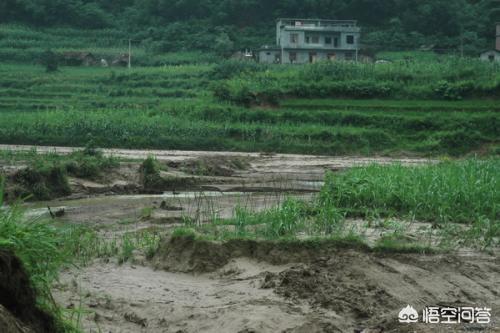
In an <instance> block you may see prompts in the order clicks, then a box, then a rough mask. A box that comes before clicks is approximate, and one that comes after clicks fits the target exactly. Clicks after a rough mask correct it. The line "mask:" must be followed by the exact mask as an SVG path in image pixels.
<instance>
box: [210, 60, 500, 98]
mask: <svg viewBox="0 0 500 333" xmlns="http://www.w3.org/2000/svg"><path fill="white" fill-rule="evenodd" d="M218 66H219V67H224V66H233V65H232V64H230V63H229V64H226V63H223V64H220V65H218ZM263 69H265V67H262V66H257V67H256V68H253V70H252V71H249V70H248V68H246V67H245V68H244V69H243V70H242V71H243V74H244V75H236V76H234V77H233V78H231V79H229V80H226V81H224V82H221V83H220V84H219V85H217V86H216V87H215V89H214V90H215V95H216V96H217V97H219V98H220V99H223V100H228V101H232V102H235V103H238V104H243V105H247V106H248V105H259V104H264V105H266V104H275V105H276V104H278V103H279V101H280V100H281V99H283V98H284V97H289V96H292V97H300V98H325V97H326V98H355V99H369V98H387V99H389V98H392V99H444V100H461V99H464V98H482V97H489V98H495V97H496V96H499V95H500V66H498V65H495V64H489V63H483V62H480V61H479V60H472V59H462V58H456V57H448V58H443V59H441V61H433V62H432V61H416V62H404V61H403V62H395V63H391V64H360V63H350V62H322V63H317V64H313V65H310V66H282V67H279V69H275V70H263ZM219 71H220V72H222V71H223V70H222V69H220V70H219ZM236 73H238V72H236Z"/></svg>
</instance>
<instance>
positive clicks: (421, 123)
mask: <svg viewBox="0 0 500 333" xmlns="http://www.w3.org/2000/svg"><path fill="white" fill-rule="evenodd" d="M332 66H333V67H332V68H337V67H335V66H334V65H332ZM345 66H346V67H345V68H349V67H348V66H349V65H345ZM392 66H393V65H389V67H388V68H387V69H386V70H384V71H379V70H378V69H376V71H377V72H380V74H377V75H380V76H382V75H392V76H391V77H395V76H397V72H396V71H395V70H394V71H393V70H391V69H392V68H393V67H392ZM394 66H395V67H394V68H396V69H399V65H397V64H395V65H394ZM217 68H218V67H213V66H208V65H197V66H172V67H170V66H169V67H164V68H144V69H134V70H132V71H128V70H111V69H105V68H95V69H87V68H74V69H70V68H64V69H63V70H61V71H59V72H57V73H53V74H46V73H45V71H44V69H43V68H38V69H36V68H34V67H32V66H18V65H16V66H13V65H10V66H3V67H0V92H1V97H0V107H1V109H2V111H0V116H1V119H2V121H1V122H0V142H2V143H16V144H46V145H69V146H81V145H84V144H85V143H87V142H88V141H89V140H90V139H91V140H93V141H94V143H95V145H97V146H99V147H124V148H162V149H188V150H238V151H271V152H287V153H309V154H327V155H342V154H354V153H355V154H363V155H373V154H380V153H402V152H407V153H411V154H421V155H423V154H425V155H438V154H453V155H462V154H466V153H468V152H471V151H476V150H478V149H481V148H487V147H488V146H490V147H491V148H492V149H493V148H494V147H495V144H498V142H497V141H498V128H500V127H499V125H498V121H499V117H498V115H497V112H498V105H497V104H498V103H496V102H495V101H489V100H467V101H462V102H458V101H452V102H448V101H425V100H424V101H422V100H420V101H410V102H408V103H402V102H398V101H382V100H365V101H353V100H310V99H308V100H299V101H297V100H295V101H290V102H288V101H284V106H283V107H282V108H279V109H277V108H272V109H268V108H251V109H248V108H245V107H241V106H237V105H232V104H230V103H226V102H220V101H217V100H215V99H214V98H213V97H212V96H211V95H212V92H211V91H210V89H208V88H209V87H210V86H211V85H212V84H213V83H212V82H213V77H214V75H215V74H216V73H219V74H218V75H221V76H224V75H227V74H224V73H223V72H221V71H220V70H218V69H217ZM317 68H321V67H315V66H311V67H309V66H304V67H300V68H297V69H290V70H285V71H283V70H282V69H281V67H278V68H276V69H273V70H272V71H268V72H267V74H265V73H266V72H262V73H261V72H257V73H256V74H255V75H261V74H262V75H267V76H269V77H271V78H272V77H274V76H280V75H288V73H292V75H295V74H294V73H314V72H315V70H316V69H317ZM338 68H340V69H343V68H344V67H343V66H340V67H338ZM479 68H480V69H482V67H479ZM393 72H395V73H393ZM485 72H486V71H483V70H481V71H479V72H478V73H477V76H468V79H472V78H474V77H475V78H477V81H478V82H477V83H475V84H477V85H481V84H483V83H482V82H485V83H484V84H485V85H488V84H491V83H488V82H489V81H488V75H489V76H491V75H494V73H493V74H492V73H491V72H490V73H489V74H485ZM403 73H405V72H403ZM450 73H451V72H450ZM301 75H306V74H301ZM308 75H309V74H308ZM411 75H415V79H413V76H411V77H412V79H411V80H416V82H417V83H419V84H420V83H421V84H422V85H421V86H417V87H422V89H427V88H426V85H425V82H429V81H432V80H433V79H434V78H436V77H440V76H441V75H442V76H443V77H445V75H448V72H444V73H437V74H434V73H431V74H429V75H430V77H428V78H426V77H425V73H421V72H418V73H416V74H411ZM449 75H452V74H449ZM232 80H233V79H229V82H232ZM241 80H243V79H241ZM449 80H450V81H452V80H453V79H452V77H451V76H450V77H449ZM242 82H245V81H242ZM248 82H250V83H251V82H253V81H252V79H249V80H248ZM311 82H312V79H311ZM410 82H412V81H410ZM287 84H290V85H293V84H295V83H293V82H289V83H287ZM296 84H301V83H300V82H298V83H296ZM311 84H312V83H311ZM269 91H272V89H270V90H269ZM287 103H290V104H287ZM294 103H295V105H294ZM486 151H487V150H486Z"/></svg>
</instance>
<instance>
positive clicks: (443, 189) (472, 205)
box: [321, 158, 500, 223]
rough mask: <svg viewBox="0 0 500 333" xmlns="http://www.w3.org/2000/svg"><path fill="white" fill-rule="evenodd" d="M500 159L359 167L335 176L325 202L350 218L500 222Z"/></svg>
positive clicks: (331, 177)
mask: <svg viewBox="0 0 500 333" xmlns="http://www.w3.org/2000/svg"><path fill="white" fill-rule="evenodd" d="M499 175H500V159H498V158H491V159H487V160H479V159H468V160H464V161H447V162H441V163H438V164H435V165H426V166H412V167H406V166H402V165H398V164H394V165H388V166H381V165H371V166H368V167H358V168H353V169H351V170H348V171H346V172H344V173H341V174H333V173H330V174H328V175H327V177H326V183H325V186H324V188H323V189H322V192H321V200H323V201H327V202H329V203H331V204H332V205H334V206H335V207H339V208H342V209H346V210H349V211H350V212H357V213H362V212H363V211H366V210H371V211H378V212H381V213H383V214H387V215H389V216H400V217H409V218H411V219H418V220H422V221H432V222H437V223H445V222H458V223H475V222H477V221H479V220H480V219H483V218H487V219H490V220H492V221H498V220H499V214H500V206H499V202H500V192H499V191H498V186H499Z"/></svg>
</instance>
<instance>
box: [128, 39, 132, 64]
mask: <svg viewBox="0 0 500 333" xmlns="http://www.w3.org/2000/svg"><path fill="white" fill-rule="evenodd" d="M131 68H132V40H131V39H129V40H128V69H131Z"/></svg>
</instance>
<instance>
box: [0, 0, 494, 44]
mask: <svg viewBox="0 0 500 333" xmlns="http://www.w3.org/2000/svg"><path fill="white" fill-rule="evenodd" d="M499 3H500V2H499V1H496V0H451V1H450V0H301V1H298V0H282V1H269V0H114V1H108V0H2V1H1V2H0V23H9V24H12V23H16V24H17V23H19V24H23V25H29V26H33V27H59V28H60V27H66V28H68V27H71V28H81V29H102V28H110V29H116V30H119V31H124V32H127V35H130V36H132V37H134V38H136V39H138V40H141V41H144V43H149V45H148V46H149V47H150V48H153V49H155V50H156V51H158V52H168V51H178V50H179V49H184V50H192V49H197V50H201V51H203V50H212V49H214V48H217V49H219V50H223V51H232V50H236V49H241V48H245V47H256V46H259V45H260V44H262V43H272V42H273V32H274V25H273V20H274V19H275V18H276V17H307V18H310V17H315V18H332V19H357V20H359V21H360V24H361V25H362V26H363V28H364V36H363V40H364V44H365V45H366V46H367V47H369V48H379V49H415V48H418V47H419V46H420V45H434V46H435V47H436V48H441V49H457V48H458V47H459V46H460V44H461V42H463V45H464V47H465V52H470V53H474V52H477V51H478V50H481V49H483V48H489V47H492V44H493V38H494V23H495V22H496V21H500V16H499V13H500V10H499V8H500V5H499ZM1 38H2V34H1V28H0V39H1Z"/></svg>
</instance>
